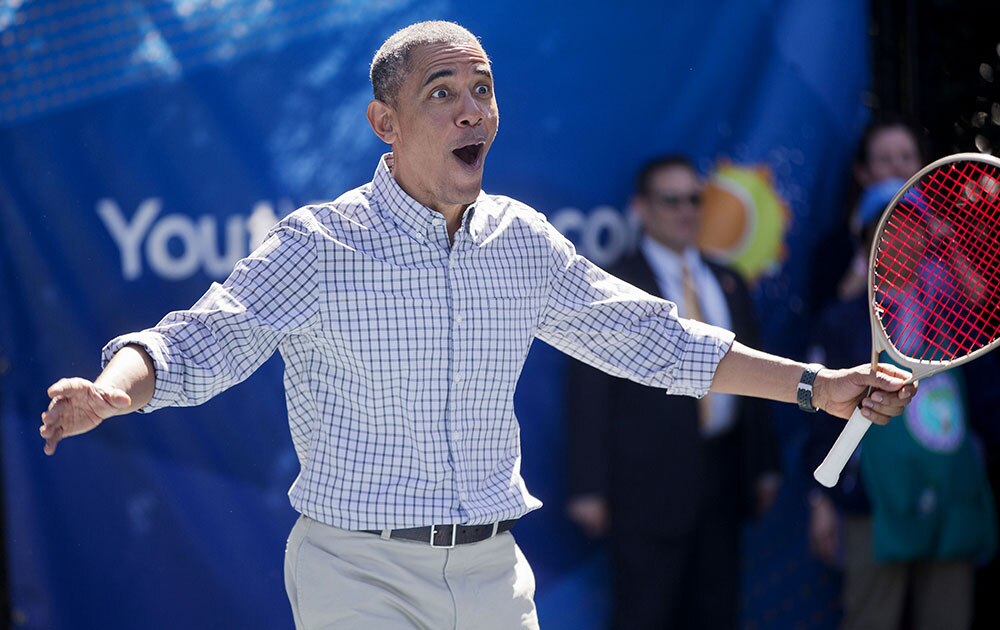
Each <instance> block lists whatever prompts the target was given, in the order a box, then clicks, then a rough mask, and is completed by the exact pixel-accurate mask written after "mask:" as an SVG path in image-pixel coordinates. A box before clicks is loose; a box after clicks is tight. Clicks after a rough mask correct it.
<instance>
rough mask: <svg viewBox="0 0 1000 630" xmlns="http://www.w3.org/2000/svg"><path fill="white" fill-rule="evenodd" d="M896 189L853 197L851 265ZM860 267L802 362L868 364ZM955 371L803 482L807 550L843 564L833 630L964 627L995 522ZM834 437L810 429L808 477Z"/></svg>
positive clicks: (827, 427)
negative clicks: (839, 624)
mask: <svg viewBox="0 0 1000 630" xmlns="http://www.w3.org/2000/svg"><path fill="white" fill-rule="evenodd" d="M904 183H905V180H903V179H900V178H894V177H890V178H887V179H882V180H880V181H879V182H878V183H874V184H872V185H870V186H869V187H868V188H867V189H866V190H865V191H864V192H863V194H862V195H861V197H860V199H859V202H858V206H857V209H856V211H855V215H854V225H855V226H856V229H857V234H858V246H857V247H856V250H857V252H856V255H855V256H856V258H858V257H862V258H864V259H865V260H866V259H867V252H868V251H869V249H870V247H871V243H872V239H873V237H874V232H875V228H876V226H877V224H878V219H879V217H880V216H881V214H882V211H883V209H884V208H885V207H886V205H888V203H889V202H890V201H891V200H892V198H893V196H894V195H895V193H896V192H897V191H898V190H899V189H900V188H901V187H902V186H903V184H904ZM863 264H864V275H863V276H862V277H856V278H855V277H852V276H858V275H859V274H860V273H861V271H860V270H856V269H855V268H854V267H853V266H852V268H851V270H849V271H848V274H847V281H845V282H842V283H841V285H840V287H839V290H838V293H837V296H836V298H835V299H834V300H833V301H832V302H831V303H830V304H828V305H827V307H826V308H825V309H824V311H823V313H822V314H821V315H820V318H819V323H818V325H817V328H816V331H815V334H814V345H813V346H812V348H811V349H810V360H815V361H820V362H823V361H830V362H833V363H836V362H838V361H844V360H848V359H849V358H851V357H853V358H855V359H856V360H864V358H865V357H868V356H870V352H871V349H870V339H869V335H868V334H866V331H867V328H868V290H867V262H864V263H863ZM863 332H864V333H865V334H862V333H863ZM964 371H965V367H963V368H957V369H954V370H950V371H948V372H943V373H941V374H937V375H934V376H932V377H929V378H927V379H923V381H922V382H921V386H920V389H919V390H918V393H917V396H916V398H915V399H914V403H913V405H912V406H911V407H910V409H908V410H907V411H906V412H905V413H904V415H903V417H902V418H901V419H900V420H901V421H900V422H896V423H895V424H894V425H893V426H892V427H887V428H885V430H881V429H878V428H876V429H873V430H871V431H869V432H868V434H866V436H865V439H864V441H863V442H862V445H861V447H860V448H859V449H858V450H857V451H856V452H855V455H854V457H853V458H852V459H851V460H850V461H849V462H848V464H847V467H846V468H845V469H844V473H843V474H842V476H841V478H840V481H839V483H838V484H837V485H836V486H835V487H834V488H831V489H827V488H823V487H822V486H820V485H818V484H814V486H815V487H814V488H813V489H812V490H811V491H810V494H809V504H810V523H809V537H810V546H811V548H812V550H813V552H814V553H815V554H816V555H817V556H818V557H819V558H820V559H821V560H823V561H824V562H826V563H828V564H832V565H842V566H843V570H844V581H843V595H842V602H843V609H844V610H843V612H844V620H843V627H844V628H845V629H848V630H850V629H854V628H880V629H886V630H893V629H896V628H901V627H913V628H917V629H927V630H931V629H935V628H954V629H961V628H969V627H970V623H971V617H972V604H973V588H974V582H973V571H974V565H975V562H976V561H977V560H982V559H985V558H988V557H990V556H991V555H992V554H993V552H994V550H995V547H996V522H995V521H996V517H995V511H994V507H993V499H992V495H991V492H990V489H989V485H988V483H987V480H986V476H985V472H984V468H983V462H982V460H981V458H980V457H979V453H978V452H977V449H976V444H975V441H974V437H973V434H972V431H971V428H970V418H971V417H974V416H976V415H977V414H978V415H981V414H982V413H983V411H985V410H983V409H982V406H981V404H977V403H980V401H979V400H978V394H977V398H976V399H970V398H969V397H968V395H967V393H966V392H967V388H966V387H965V382H964V374H963V372H964ZM989 389H990V388H987V390H986V391H987V392H988V391H989ZM969 391H970V392H975V391H976V390H975V389H971V390H969ZM987 395H988V394H987ZM988 413H991V412H988ZM821 415H823V414H821ZM842 428H843V423H842V422H835V421H833V420H832V419H830V418H828V417H821V418H818V419H817V421H816V422H814V423H813V424H812V425H811V427H810V429H811V431H810V435H809V439H808V443H807V446H806V449H805V451H804V452H805V457H806V461H805V468H806V469H807V470H808V471H812V470H813V469H814V468H815V467H816V466H817V465H818V464H819V463H820V462H821V461H822V459H823V457H824V456H825V455H826V453H827V452H828V451H829V449H830V447H831V446H832V445H833V443H834V441H835V440H836V438H837V436H838V435H839V434H840V431H841V429H842ZM904 624H906V625H904Z"/></svg>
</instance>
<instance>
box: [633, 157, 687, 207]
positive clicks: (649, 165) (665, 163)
mask: <svg viewBox="0 0 1000 630" xmlns="http://www.w3.org/2000/svg"><path fill="white" fill-rule="evenodd" d="M675 167H679V168H686V169H688V170H689V171H691V172H692V173H697V172H698V169H696V168H695V167H694V161H693V160H692V159H691V158H689V157H688V156H686V155H681V154H679V153H672V154H669V155H661V156H659V157H655V158H653V159H651V160H649V161H647V162H646V163H645V164H643V165H642V167H641V168H640V169H639V172H638V173H637V174H636V176H635V194H637V195H639V196H640V197H642V196H645V195H647V194H649V186H650V181H651V180H652V179H653V175H655V174H656V173H657V172H658V171H661V170H663V169H665V168H675Z"/></svg>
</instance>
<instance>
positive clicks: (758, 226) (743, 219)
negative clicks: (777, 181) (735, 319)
mask: <svg viewBox="0 0 1000 630" xmlns="http://www.w3.org/2000/svg"><path fill="white" fill-rule="evenodd" d="M790 216H791V213H790V212H789V210H788V204H787V203H786V202H785V200H784V199H782V198H781V196H780V195H779V194H778V193H777V191H775V189H774V184H773V178H772V177H771V171H770V169H769V168H768V167H766V166H737V165H734V164H723V165H721V166H719V167H718V169H717V170H716V171H715V173H714V174H713V175H712V176H711V177H710V178H709V180H708V183H707V184H706V186H705V194H704V204H703V209H702V218H701V230H700V232H699V234H698V244H699V245H700V246H701V247H702V249H704V250H705V251H707V252H709V253H711V254H712V255H713V256H715V257H716V258H719V259H721V260H722V261H723V262H725V263H727V264H729V265H732V266H733V267H735V268H736V269H737V270H739V272H740V273H742V274H743V276H744V277H746V278H747V279H748V280H750V281H754V280H757V279H758V278H760V277H761V276H762V275H765V274H768V273H771V272H773V271H775V270H776V269H777V267H778V266H779V265H780V264H781V262H782V261H783V260H784V259H785V256H786V253H787V251H786V249H785V232H786V231H787V229H788V224H789V219H790Z"/></svg>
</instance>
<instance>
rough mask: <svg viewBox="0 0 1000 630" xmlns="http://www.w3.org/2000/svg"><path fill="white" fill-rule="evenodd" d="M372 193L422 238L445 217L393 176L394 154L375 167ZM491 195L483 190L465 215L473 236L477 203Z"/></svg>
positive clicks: (391, 216)
mask: <svg viewBox="0 0 1000 630" xmlns="http://www.w3.org/2000/svg"><path fill="white" fill-rule="evenodd" d="M372 193H373V194H374V196H375V199H376V201H377V202H378V205H379V207H380V208H381V209H382V212H383V213H384V214H385V215H386V216H388V217H389V219H390V220H391V221H392V222H393V223H395V224H396V225H397V226H398V227H399V228H400V229H402V230H403V231H404V232H407V233H408V234H410V235H411V236H413V237H414V238H416V239H417V240H420V241H426V240H427V234H428V232H429V231H430V230H431V229H432V228H433V227H434V225H435V222H440V221H442V220H443V219H444V217H443V216H442V214H441V213H440V212H437V211H435V210H431V209H430V208H428V207H427V206H425V205H423V204H422V203H420V202H419V201H417V200H416V199H414V198H413V197H411V196H410V195H408V194H407V193H406V191H405V190H403V188H402V187H401V186H400V185H399V183H398V182H397V181H396V178H395V177H393V176H392V153H391V152H390V153H386V154H384V155H383V156H382V157H381V158H380V159H379V161H378V166H376V167H375V175H374V176H373V177H372ZM488 200H489V197H488V196H487V195H486V193H484V192H483V191H481V190H480V191H479V196H478V197H477V198H476V201H475V203H473V204H472V205H470V206H469V207H468V208H467V209H466V211H465V212H464V213H463V214H462V229H463V230H466V231H468V232H469V233H470V234H471V235H472V236H473V237H475V236H476V234H475V233H473V232H475V229H474V228H473V227H472V218H473V215H474V214H475V211H476V206H479V205H481V204H482V203H483V202H484V201H488Z"/></svg>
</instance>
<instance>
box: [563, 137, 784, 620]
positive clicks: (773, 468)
mask: <svg viewBox="0 0 1000 630" xmlns="http://www.w3.org/2000/svg"><path fill="white" fill-rule="evenodd" d="M701 193H702V181H701V178H700V177H699V175H698V173H697V171H696V170H695V168H694V166H693V164H692V162H691V161H690V159H688V158H687V157H684V156H666V157H661V158H658V159H655V160H652V161H650V162H648V163H647V164H646V165H645V166H643V168H642V169H641V170H640V172H639V174H638V176H637V179H636V186H635V192H634V196H633V198H632V203H631V206H632V208H633V210H634V211H635V213H636V215H637V216H638V219H639V222H640V225H641V226H642V229H643V232H644V237H643V239H642V242H641V246H640V251H639V252H638V253H636V254H633V255H631V256H629V257H626V258H625V259H624V260H622V261H621V262H620V263H619V264H618V265H617V266H616V267H614V268H613V269H612V270H611V271H612V273H614V274H616V275H617V276H618V277H620V278H622V279H624V280H626V281H627V282H630V283H632V284H634V285H635V286H637V287H639V288H641V289H643V290H645V291H647V292H648V293H651V294H653V295H657V296H661V297H664V298H666V299H668V300H671V301H673V302H675V303H676V304H677V307H678V310H679V313H680V314H681V316H683V317H689V318H693V319H699V320H703V321H706V322H708V323H711V324H714V325H717V326H722V327H725V328H729V329H731V330H733V331H735V332H736V335H737V339H740V340H741V341H743V342H744V343H747V344H751V345H752V344H754V343H756V342H757V325H756V322H755V318H754V312H753V306H752V303H751V300H750V296H749V294H748V292H747V288H746V286H745V284H744V282H743V280H742V279H741V277H740V276H739V275H738V274H737V273H736V272H734V271H732V270H730V269H728V268H725V267H722V266H720V265H718V264H715V263H714V262H712V261H710V260H707V259H706V258H705V257H704V256H703V255H702V254H701V252H699V250H698V248H697V246H696V243H695V239H696V237H697V234H698V228H699V221H700V216H701V209H702V207H701ZM567 379H568V380H567V385H568V389H567V403H566V404H567V411H566V413H567V422H568V424H569V430H568V435H567V442H568V444H567V449H568V457H569V480H568V484H569V503H568V514H569V517H570V519H571V520H573V521H574V522H575V523H577V524H578V525H579V526H580V527H581V528H582V529H583V530H584V532H585V533H586V534H587V535H588V536H591V537H601V536H604V535H608V536H609V537H610V542H611V549H612V565H613V572H614V593H613V598H612V600H613V602H612V608H613V613H612V614H613V624H614V627H615V628H699V629H715V628H735V627H736V625H737V620H738V608H739V606H738V602H739V585H740V545H739V541H740V524H741V522H742V520H743V519H744V518H746V517H749V516H752V515H760V514H761V513H763V512H764V511H766V510H767V509H768V508H769V507H770V505H771V504H772V503H773V501H774V498H775V495H776V493H777V490H778V485H779V483H780V458H779V448H778V444H777V440H776V437H775V432H774V428H773V425H772V422H771V419H770V418H769V416H768V408H767V405H766V403H764V402H762V401H760V400H755V399H750V398H737V397H733V396H725V395H717V394H710V395H708V396H706V397H705V398H702V399H700V400H696V399H693V398H687V397H681V396H667V395H664V393H663V392H662V391H661V390H658V389H653V388H649V387H644V386H642V385H639V384H637V383H634V382H631V381H628V380H625V379H620V378H615V377H612V376H609V375H606V374H604V373H602V372H599V371H597V370H594V369H593V368H590V367H589V366H586V365H583V364H582V363H578V362H575V361H572V362H571V366H570V368H569V372H568V376H567Z"/></svg>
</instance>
